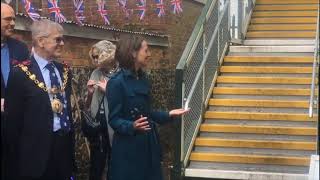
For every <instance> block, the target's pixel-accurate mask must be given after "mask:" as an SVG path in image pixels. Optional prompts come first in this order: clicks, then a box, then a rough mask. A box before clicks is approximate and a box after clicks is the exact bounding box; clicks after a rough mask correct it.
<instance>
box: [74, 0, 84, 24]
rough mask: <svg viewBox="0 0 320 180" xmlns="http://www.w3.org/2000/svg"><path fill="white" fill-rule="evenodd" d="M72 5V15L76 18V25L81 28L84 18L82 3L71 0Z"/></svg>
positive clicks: (77, 0) (81, 0)
mask: <svg viewBox="0 0 320 180" xmlns="http://www.w3.org/2000/svg"><path fill="white" fill-rule="evenodd" d="M73 5H74V9H75V10H74V15H75V17H76V21H77V24H78V25H80V26H83V23H84V20H85V17H84V2H83V0H73Z"/></svg>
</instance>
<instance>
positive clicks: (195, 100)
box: [183, 77, 203, 157]
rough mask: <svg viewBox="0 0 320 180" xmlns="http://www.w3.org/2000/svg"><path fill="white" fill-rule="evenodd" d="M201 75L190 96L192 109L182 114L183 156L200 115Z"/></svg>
mask: <svg viewBox="0 0 320 180" xmlns="http://www.w3.org/2000/svg"><path fill="white" fill-rule="evenodd" d="M202 82H203V81H202V77H201V78H200V80H199V81H198V82H197V84H196V89H195V91H194V94H193V96H192V98H191V99H190V107H192V111H190V112H189V113H188V114H186V115H185V116H184V119H183V121H184V127H183V129H184V137H183V138H184V141H183V142H184V144H183V148H184V151H183V152H184V157H185V156H186V152H187V151H188V149H189V148H190V146H191V143H192V138H193V135H194V131H195V130H196V127H197V124H198V122H199V120H200V118H201V115H202V106H203V104H202V97H203V83H202Z"/></svg>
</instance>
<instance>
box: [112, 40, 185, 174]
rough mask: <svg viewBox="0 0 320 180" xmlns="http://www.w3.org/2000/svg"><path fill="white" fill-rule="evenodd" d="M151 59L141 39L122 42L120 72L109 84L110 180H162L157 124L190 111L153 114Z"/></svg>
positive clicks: (119, 45) (118, 49)
mask: <svg viewBox="0 0 320 180" xmlns="http://www.w3.org/2000/svg"><path fill="white" fill-rule="evenodd" d="M149 58H150V52H149V50H148V44H147V42H146V41H145V40H144V39H143V38H141V37H133V36H132V37H129V38H127V39H122V40H120V41H119V43H118V45H117V50H116V54H115V59H116V60H118V61H119V66H120V68H121V70H120V71H119V72H118V73H117V74H116V75H115V76H114V77H112V78H111V79H110V80H109V82H108V85H107V99H108V104H109V124H110V126H111V127H112V128H113V130H114V138H113V143H112V152H111V161H110V171H109V177H108V180H162V179H163V178H162V171H161V165H160V161H161V151H160V143H159V139H158V135H157V130H156V124H160V125H161V124H164V123H167V122H170V121H172V117H174V116H179V115H183V114H184V113H186V112H187V111H188V110H184V109H175V110H172V111H170V112H153V111H152V110H151V109H150V104H151V102H150V84H149V82H148V80H147V78H146V76H145V73H144V71H143V70H144V68H145V67H146V65H147V62H148V61H149Z"/></svg>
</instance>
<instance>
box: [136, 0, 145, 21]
mask: <svg viewBox="0 0 320 180" xmlns="http://www.w3.org/2000/svg"><path fill="white" fill-rule="evenodd" d="M137 11H138V14H139V16H140V18H139V19H140V20H142V19H143V18H144V16H145V15H146V11H147V2H146V0H139V1H138V4H137Z"/></svg>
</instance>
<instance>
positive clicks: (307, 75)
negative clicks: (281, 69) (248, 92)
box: [220, 63, 312, 78]
mask: <svg viewBox="0 0 320 180" xmlns="http://www.w3.org/2000/svg"><path fill="white" fill-rule="evenodd" d="M226 65H229V64H226ZM230 65H239V64H230ZM243 65H244V66H249V65H245V64H241V66H243ZM250 65H255V64H253V63H250ZM266 66H270V65H266ZM305 66H306V65H305V64H304V65H303V66H301V67H305ZM257 67H258V66H257ZM259 67H261V66H259ZM287 67H290V66H287ZM309 67H310V66H309ZM220 76H238V77H291V78H298V77H299V78H310V77H312V74H311V73H308V74H301V73H300V74H299V73H296V74H293V73H290V74H289V73H286V74H285V73H250V72H224V73H220Z"/></svg>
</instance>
